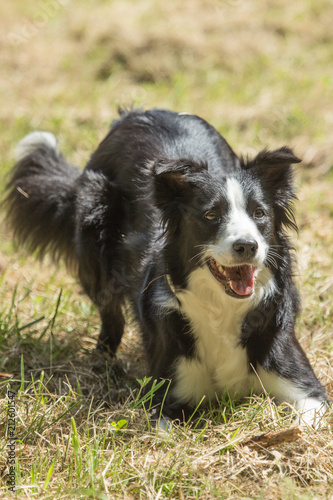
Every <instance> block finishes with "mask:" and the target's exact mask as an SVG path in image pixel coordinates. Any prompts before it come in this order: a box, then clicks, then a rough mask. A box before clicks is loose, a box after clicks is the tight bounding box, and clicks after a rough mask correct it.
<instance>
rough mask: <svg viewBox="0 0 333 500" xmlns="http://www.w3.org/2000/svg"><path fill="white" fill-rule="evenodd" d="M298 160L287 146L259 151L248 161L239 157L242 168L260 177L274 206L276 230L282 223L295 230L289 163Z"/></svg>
mask: <svg viewBox="0 0 333 500" xmlns="http://www.w3.org/2000/svg"><path fill="white" fill-rule="evenodd" d="M300 161H301V160H300V159H299V158H297V156H295V155H294V153H293V152H292V150H291V149H289V148H287V147H283V148H280V149H276V150H275V151H267V150H264V151H261V153H259V154H258V155H257V156H256V157H255V158H254V159H253V160H250V161H249V160H244V159H241V166H242V168H243V169H244V170H249V171H250V172H253V173H254V174H255V176H256V177H258V178H259V179H260V181H261V182H262V184H263V187H264V189H265V191H266V194H267V196H269V197H270V198H271V200H272V203H273V204H274V206H275V214H276V218H275V224H276V227H277V229H278V230H279V229H280V228H281V227H282V225H284V226H286V227H290V228H293V229H294V230H296V231H297V225H296V221H295V217H294V212H293V201H294V200H295V199H296V196H295V190H294V180H293V169H292V166H291V165H292V164H293V163H299V162H300Z"/></svg>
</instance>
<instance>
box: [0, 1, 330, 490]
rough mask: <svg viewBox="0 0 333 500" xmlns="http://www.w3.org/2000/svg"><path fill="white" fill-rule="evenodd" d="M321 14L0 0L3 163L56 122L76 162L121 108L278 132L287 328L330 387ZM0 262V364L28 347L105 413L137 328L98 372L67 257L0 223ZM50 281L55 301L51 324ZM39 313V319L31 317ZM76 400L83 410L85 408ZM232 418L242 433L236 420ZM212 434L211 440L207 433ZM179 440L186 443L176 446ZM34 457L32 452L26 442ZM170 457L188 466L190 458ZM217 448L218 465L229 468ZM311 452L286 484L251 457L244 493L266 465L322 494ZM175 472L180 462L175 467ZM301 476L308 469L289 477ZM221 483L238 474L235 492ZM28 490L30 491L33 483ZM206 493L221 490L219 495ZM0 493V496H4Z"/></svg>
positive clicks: (126, 383)
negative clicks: (294, 193)
mask: <svg viewBox="0 0 333 500" xmlns="http://www.w3.org/2000/svg"><path fill="white" fill-rule="evenodd" d="M332 19H333V4H332V2H331V1H330V0H320V1H316V0H294V1H293V2H290V1H289V0H253V1H248V2H244V1H241V0H225V1H223V0H184V1H181V2H180V1H179V0H169V1H167V2H166V1H162V0H157V1H154V0H112V1H106V0H105V1H103V0H98V1H93V0H80V1H79V0H42V1H40V2H38V3H36V2H26V1H23V0H14V1H11V2H2V3H1V4H0V29H1V45H0V67H1V79H0V96H1V112H0V134H1V141H0V152H1V159H2V161H1V166H0V169H1V171H0V172H1V176H0V187H1V188H3V187H4V184H5V174H6V172H7V171H8V170H9V169H10V167H11V166H12V164H13V148H14V147H15V145H16V143H17V142H18V140H20V139H21V138H22V136H23V135H25V134H26V133H28V132H30V131H31V130H35V129H42V130H49V131H51V132H53V133H54V134H55V135H56V137H57V138H58V140H59V142H60V147H61V149H62V150H63V152H64V153H65V154H66V155H68V157H69V159H70V160H71V161H72V162H73V163H76V164H78V165H79V166H82V167H83V166H84V164H85V163H86V161H87V160H88V158H89V155H90V154H91V152H92V151H93V150H94V149H95V148H96V146H97V144H98V142H99V141H100V140H101V139H102V138H103V137H104V135H105V134H106V132H107V129H108V127H109V125H110V122H111V120H112V119H113V118H115V117H116V115H117V108H118V106H131V105H136V106H143V107H145V108H149V107H166V108H170V109H173V110H177V111H186V112H190V113H195V114H199V115H201V116H202V117H203V118H205V119H206V120H208V121H209V122H211V123H212V124H213V125H214V126H215V127H216V128H217V129H218V130H219V131H220V132H221V133H222V134H223V135H224V136H225V137H226V139H227V141H228V142H229V143H230V145H231V146H232V147H233V149H234V150H235V151H236V152H237V153H239V154H250V155H251V154H254V153H255V152H257V151H258V150H260V149H261V148H263V147H268V148H275V147H279V146H281V145H284V144H287V145H289V146H291V147H293V148H294V150H295V153H296V154H297V156H299V157H301V158H303V163H302V164H301V165H300V166H299V167H298V168H297V174H296V177H297V184H298V187H299V190H298V191H299V199H300V201H299V203H298V205H297V212H298V222H299V226H300V236H299V239H298V240H297V247H298V254H299V268H298V275H297V281H298V284H299V287H300V290H301V295H302V299H303V314H302V317H301V318H300V320H299V324H298V330H299V335H300V338H301V341H302V344H303V346H304V347H305V349H306V351H307V352H308V354H309V357H310V359H311V362H312V363H313V364H314V366H315V371H316V373H317V374H318V375H319V377H320V378H321V380H323V382H324V384H325V385H326V386H327V387H328V391H329V393H330V394H332V388H333V382H332V381H333V373H332V364H333V339H332V331H331V330H332V327H331V325H332V320H333V312H332V302H333V272H332V271H333V263H332V262H333V203H332V200H333V148H332V146H333V30H332ZM0 270H1V272H2V281H1V302H2V309H0V327H1V329H0V334H1V338H0V349H1V353H2V356H1V363H0V371H1V370H2V371H6V372H11V373H14V374H15V376H17V377H18V376H19V374H20V373H22V372H21V368H22V366H21V355H23V359H24V364H25V377H26V378H28V380H29V377H30V376H34V377H35V380H37V377H39V376H40V374H41V373H42V372H45V373H46V374H47V375H48V376H50V377H51V379H50V381H49V383H48V386H47V387H48V390H52V391H55V393H57V394H62V393H63V394H65V393H66V391H67V393H66V394H67V396H68V384H72V386H73V387H76V384H77V383H78V381H79V383H80V384H81V388H80V391H81V390H82V394H85V395H86V401H87V402H86V404H88V402H89V401H90V400H89V397H91V394H92V388H94V389H93V390H94V391H95V392H94V393H95V396H96V395H97V394H98V397H100V398H101V399H105V398H106V399H108V400H109V401H111V409H112V411H115V410H116V409H117V408H118V406H117V405H118V404H124V402H125V401H126V399H127V398H128V395H129V393H130V388H133V387H134V386H135V378H136V377H137V376H140V377H141V376H143V374H144V372H145V370H144V361H143V357H142V353H141V352H140V346H139V341H138V339H137V337H136V335H135V333H133V331H132V329H131V328H130V327H129V328H128V331H127V334H126V337H125V339H124V342H123V344H122V347H121V349H120V352H119V355H118V362H117V363H116V364H115V366H114V367H113V368H112V369H111V368H110V367H107V375H106V372H105V360H102V361H99V362H97V361H96V360H95V361H91V358H89V353H91V350H92V349H93V347H94V340H92V339H94V338H96V337H97V334H98V328H99V322H98V317H97V315H96V312H95V311H94V308H93V307H92V306H91V305H90V303H89V301H88V300H87V299H86V298H85V297H84V296H82V295H81V293H80V289H79V287H78V286H77V285H76V281H75V277H72V276H70V275H69V274H67V273H66V272H65V270H64V269H63V267H60V269H59V270H58V269H57V270H56V269H55V268H54V267H53V266H52V265H51V264H50V263H49V262H48V261H47V262H46V264H44V266H40V264H38V263H36V262H35V261H34V259H33V258H32V257H30V256H28V255H26V254H25V252H24V250H20V251H19V252H16V251H14V249H13V245H12V241H11V232H10V230H9V229H8V228H6V227H5V226H4V224H1V226H0ZM61 288H62V289H63V293H62V297H61V302H60V305H59V308H58V310H57V316H56V321H55V322H54V323H52V318H53V316H54V314H55V310H56V304H57V300H58V297H59V290H60V289H61ZM15 289H16V290H17V291H16V292H14V291H15ZM40 318H42V319H40ZM35 320H40V321H39V322H38V323H36V324H35V325H33V326H29V324H30V322H32V321H35ZM43 332H44V333H43ZM53 333H54V336H53ZM38 338H40V341H38V342H36V339H38ZM78 353H79V355H78ZM87 353H88V354H87ZM87 355H88V357H87ZM82 360H83V361H82ZM110 370H111V371H110ZM108 377H110V378H108ZM106 379H107V382H106ZM66 384H67V385H66ZM70 387H71V386H70ZM71 394H72V393H71ZM80 394H81V392H80ZM67 396H66V397H67ZM71 397H72V396H71ZM71 397H69V396H68V401H69V402H68V405H69V406H70V404H72V403H71V401H72V399H71ZM73 397H74V396H73ZM75 397H76V396H75ZM51 399H52V398H51ZM36 401H37V399H36ZM36 401H35V403H36ZM35 403H34V404H35ZM36 404H37V403H36ZM52 404H53V403H52ZM89 404H90V403H89ZM43 405H44V403H43ZM121 408H122V410H121V411H122V412H124V409H123V407H122V406H121ZM59 411H60V410H59ZM85 411H86V413H84V415H86V416H87V415H90V413H89V412H88V410H85ZM87 412H88V413H87ZM100 415H102V413H101V414H100ZM22 418H23V417H22ZM100 418H102V417H100ZM107 418H110V417H107ZM114 418H115V417H114ZM126 418H129V417H126ZM220 418H221V417H220ZM242 418H244V415H242ZM22 421H23V420H22ZM87 421H88V417H87ZM265 422H266V423H265V424H262V422H261V423H260V424H259V423H258V421H256V420H254V424H253V425H254V427H253V428H251V431H252V430H253V429H257V430H258V426H259V428H260V429H261V428H262V427H261V426H262V425H266V424H267V421H266V420H265ZM22 425H23V424H22ZM29 425H31V427H30V430H31V429H34V427H33V423H31V424H29ZM47 425H49V424H47ZM63 425H64V426H65V427H66V425H67V424H66V423H64V424H63ZM100 425H101V426H102V424H100ZM105 425H107V424H105ZM235 425H236V424H235ZM239 425H241V424H239ZM267 425H269V424H267ZM22 428H24V426H23V427H22ZM50 428H52V427H50ZM50 428H49V427H47V426H46V428H45V429H49V430H50ZM243 430H244V432H245V433H246V432H248V430H247V428H246V427H244V429H243V428H242V432H243ZM47 432H49V431H46V430H45V433H43V427H42V426H41V425H38V433H39V434H43V435H44V436H46V435H47ZM66 432H67V433H70V432H72V431H69V430H68V429H67V431H66ZM212 432H213V431H212ZM30 435H33V433H32V434H30ZM55 435H57V431H55ZM34 436H35V435H34ZM48 438H49V439H51V438H50V436H48ZM29 439H31V442H30V441H29ZM29 439H28V440H27V441H26V442H25V444H26V445H27V446H28V445H29V443H30V444H31V443H32V442H34V443H35V442H36V439H37V445H38V446H39V448H38V449H39V452H41V450H42V448H43V442H42V441H38V438H36V436H35V437H31V438H29ZM83 439H84V438H83V436H82V435H81V440H83ZM210 439H211V440H214V436H213V434H210ZM318 439H319V438H318ZM34 440H35V441H34ZM191 442H192V441H191V440H190V443H189V445H188V446H189V447H190V446H192V445H191ZM317 445H318V442H317ZM153 446H155V444H154V445H153ZM318 446H319V445H318ZM320 446H321V445H320ZM66 449H67V448H66ZM184 449H186V450H188V449H189V448H187V445H185V448H184ZM313 449H315V448H313ZM318 449H319V448H317V450H318ZM290 453H294V455H292V456H293V457H294V458H293V460H294V459H295V460H294V462H293V467H294V468H295V467H296V469H297V467H298V466H297V464H301V463H302V464H303V465H304V463H303V462H302V460H301V459H300V458H299V456H298V455H297V451H295V450H294V451H293V452H290ZM302 453H305V452H304V450H303V451H302ZM313 453H315V452H313ZM316 453H317V452H316ZM34 456H35V451H31V457H32V458H33V457H34ZM318 456H319V455H318ZM180 457H181V458H180V462H181V463H183V464H185V465H186V467H187V465H188V464H187V462H186V459H184V457H183V456H182V455H181V456H180ZM242 457H243V458H244V456H243V455H242ZM316 457H317V455H316ZM32 458H31V460H32ZM142 460H143V458H142ZM184 460H185V462H184ZM228 460H229V459H228ZM228 460H227V461H226V463H225V464H224V465H225V466H226V467H227V468H226V469H223V470H224V472H225V477H227V476H228V473H227V471H228V470H229V469H228V463H229V465H230V462H228ZM247 460H248V457H247ZM316 460H317V458H315V455H311V456H309V457H308V461H307V462H306V463H305V465H304V467H305V466H306V467H308V469H306V470H307V471H308V472H304V470H303V469H300V470H299V471H298V469H297V471H298V472H297V473H295V474H294V472H293V470H294V469H293V468H292V467H291V470H290V471H289V469H288V471H289V472H288V474H289V475H290V476H291V477H294V476H295V477H296V479H295V481H296V483H295V484H296V486H295V485H294V483H293V484H291V483H290V484H289V486H288V485H287V486H286V485H284V486H283V487H282V486H281V488H282V490H283V492H284V493H281V491H282V490H281V491H280V490H279V487H280V486H279V477H280V476H278V475H276V474H275V475H274V473H273V471H274V470H275V469H274V466H271V465H269V466H268V465H267V464H266V465H265V464H264V463H257V464H256V465H254V466H253V467H254V468H253V470H252V473H253V474H254V472H253V471H256V473H255V474H254V476H253V481H252V480H251V479H249V477H248V476H246V477H247V478H248V480H249V481H250V483H249V484H250V488H253V493H251V495H253V498H254V497H255V495H259V494H262V491H264V489H265V480H264V478H265V477H266V476H265V474H266V475H267V474H268V475H270V474H272V475H271V476H269V477H271V478H272V479H271V480H270V485H273V484H274V487H273V486H272V490H271V491H272V496H270V495H269V494H268V493H267V491H266V490H265V491H266V493H265V498H282V497H283V498H301V495H303V494H304V495H310V496H306V497H304V498H310V497H311V498H314V495H315V493H314V492H315V491H319V492H320V495H324V496H322V498H323V497H327V498H328V496H329V494H331V493H332V488H331V486H330V485H332V484H333V483H332V482H331V483H330V481H332V476H333V472H332V467H331V468H328V469H327V468H326V469H325V474H326V483H325V484H326V486H325V487H324V486H322V484H323V483H322V481H324V480H323V479H322V476H321V475H320V474H321V473H320V467H324V466H323V462H321V461H320V459H318V460H317V461H316ZM180 462H179V463H180ZM120 463H121V462H120V461H119V464H120ZM138 463H139V462H138ZM140 463H141V462H140ZM142 463H143V462H142ZM144 463H145V464H146V462H144ZM310 463H311V464H312V466H311V467H312V470H310V469H311V467H310V466H309V464H310ZM185 465H184V467H185ZM104 466H105V464H104V465H103V467H104ZM141 466H142V467H145V466H146V465H144V466H143V465H142V464H141ZM148 466H150V465H149V464H148ZM148 466H147V467H148ZM152 466H153V465H152ZM266 466H267V467H266ZM36 467H37V465H36ZM244 467H245V465H244ZM256 467H257V468H256ZM265 467H266V468H265ZM300 467H301V466H300ZM309 467H310V468H309ZM21 468H22V471H23V470H24V471H25V473H26V477H30V476H29V474H30V469H29V464H28V465H27V464H25V465H24V463H22V464H21ZM186 470H187V469H186ZM322 470H324V469H322ZM180 471H181V472H182V473H184V474H185V469H184V470H182V469H180ZM229 472H230V471H229ZM43 474H44V475H45V469H44V472H43V473H42V472H41V471H40V477H43ZM63 474H65V473H63ZM126 474H127V475H128V474H129V472H128V471H126V470H124V477H125V476H126ZM186 474H187V472H186ZM212 474H213V476H212V477H213V479H212V484H211V483H209V482H208V483H209V487H208V490H207V491H208V493H207V492H206V489H205V488H206V486H207V484H208V483H207V484H206V482H204V481H203V479H202V476H200V474H199V476H196V475H195V476H194V478H193V482H194V483H193V484H194V485H198V487H195V488H197V489H195V488H194V489H193V490H191V492H192V493H191V495H192V496H191V495H190V494H188V495H187V494H185V493H184V491H189V490H181V488H182V487H183V486H182V485H183V483H182V479H181V474H180V472H179V474H178V481H179V482H178V483H177V481H176V482H175V484H176V489H177V488H178V487H179V491H183V493H182V494H183V496H181V493H179V496H177V495H176V494H175V493H172V491H176V490H173V489H171V490H170V492H171V493H170V494H169V496H168V495H167V491H168V489H167V488H166V489H163V490H161V492H162V493H163V495H164V496H166V497H167V498H185V497H186V498H197V497H198V498H199V497H200V498H211V497H213V492H214V491H215V490H214V488H216V491H220V490H219V488H220V487H221V488H222V490H223V488H224V486H223V479H221V478H220V479H219V477H220V476H219V472H218V471H217V472H214V473H213V472H212ZM288 474H287V475H288ZM306 474H308V476H307V475H306ZM30 475H31V474H30ZM297 475H298V476H302V478H303V479H304V481H303V480H302V481H303V482H302V481H300V480H297ZM250 476H251V474H250ZM24 477H25V476H24ZM57 477H58V481H59V484H60V483H61V484H63V483H62V481H64V482H65V483H66V481H67V480H68V478H67V476H66V475H62V476H61V475H60V476H57ZM191 477H192V476H191ZM236 477H237V478H236ZM66 478H67V479H66ZM235 478H236V479H235ZM235 478H233V479H232V481H231V483H230V484H231V486H230V485H229V486H228V488H229V489H230V491H232V494H233V495H234V498H239V496H240V493H239V492H240V491H242V495H246V494H247V493H246V488H245V489H243V488H244V484H243V482H242V481H243V480H242V476H241V475H240V478H239V479H238V476H237V474H236V476H235ZM316 478H317V479H316ZM327 478H328V479H327ZM22 481H23V479H22ZM207 481H208V480H207ZM251 481H252V482H251ZM297 481H298V482H297ZM23 482H24V481H23ZM37 482H38V481H37ZM111 482H112V481H111ZM139 482H140V481H139ZM36 484H37V483H36ZM140 484H141V483H140ZM143 484H145V483H142V484H141V486H140V488H141V489H142V488H143V489H142V491H143V493H142V494H143V495H144V496H142V498H157V496H156V495H157V494H158V491H159V489H158V488H157V489H154V488H151V486H149V488H150V489H149V488H147V489H144V487H143ZM149 484H150V483H149ZM168 484H169V483H168ZM232 484H234V485H236V486H235V488H234V489H233V486H232ZM283 484H284V483H283ZM286 484H287V483H286ZM202 485H204V486H202ZM205 485H206V486H205ZM212 485H214V487H213V486H212ZM309 485H310V486H309ZM199 486H200V487H199ZM201 486H202V488H203V489H202V488H201ZM308 486H309V487H310V490H309V489H307V487H308ZM56 487H57V484H56V482H55V486H54V488H56ZM36 488H37V489H36V491H35V490H34V494H36V495H37V494H38V495H39V494H41V490H40V488H39V489H38V487H37V486H36ZM140 488H139V489H138V491H139V490H140ZM200 488H201V489H200ZM295 488H296V489H295ZM297 488H299V489H297ZM311 488H312V489H311ZM321 488H323V489H321ZM1 491H3V492H4V491H5V490H1ZM29 491H30V490H29ZM66 491H67V490H66ZM73 491H74V490H69V493H66V494H67V495H68V498H74V497H75V498H76V496H75V495H76V493H73ZM177 491H178V490H177ZM195 491H197V492H198V493H197V494H198V496H196V493H195ZM279 491H280V493H279ZM237 492H238V493H237ZM260 492H261V493H260ZM162 493H161V495H162ZM118 494H119V498H125V497H126V498H141V497H140V495H141V494H140V493H137V492H136V493H128V492H127V493H126V494H125V493H124V490H123V489H120V490H119V491H118V492H117V491H116V490H114V491H113V497H112V498H116V497H117V498H118V496H117V495H118ZM127 494H128V495H129V496H126V495H127ZM3 495H6V493H3ZM59 495H60V493H59ZM86 495H88V493H86ZM89 495H90V494H89ZM89 495H88V496H89ZM93 495H95V493H93V494H92V495H91V496H92V497H93V498H95V497H94V496H93ZM131 495H133V496H131ZM149 495H151V496H149ZM154 495H155V496H154ZM184 495H185V496H184ZM205 495H206V496H205ZM237 495H238V496H237ZM249 495H250V494H249ZM274 495H275V496H274ZM279 495H282V496H279ZM283 495H285V496H283ZM288 495H289V496H288ZM290 495H291V496H290ZM292 495H296V496H292ZM164 496H158V498H164ZM216 496H217V497H218V498H222V497H220V496H218V493H216ZM0 498H6V496H1V493H0ZM64 498H65V496H64ZM77 498H79V496H77ZM80 498H81V497H80ZM82 498H87V497H86V496H83V497H82ZM99 498H102V497H101V496H100V497H99ZM251 498H252V496H251ZM302 498H303V497H302Z"/></svg>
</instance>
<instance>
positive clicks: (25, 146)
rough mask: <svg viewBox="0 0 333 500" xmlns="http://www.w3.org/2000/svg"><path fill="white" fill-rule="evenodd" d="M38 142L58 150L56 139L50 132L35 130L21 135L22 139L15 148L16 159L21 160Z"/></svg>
mask: <svg viewBox="0 0 333 500" xmlns="http://www.w3.org/2000/svg"><path fill="white" fill-rule="evenodd" d="M40 144H42V145H44V146H47V147H48V148H50V149H53V150H54V151H55V152H58V145H57V139H56V138H55V136H54V135H53V134H52V133H51V132H40V131H36V132H31V133H30V134H28V135H26V136H25V137H23V139H22V140H21V141H20V142H19V143H18V144H17V146H16V148H15V157H16V160H17V161H19V160H22V159H23V158H25V157H26V156H28V155H29V154H30V153H31V152H32V151H33V150H34V149H36V147H38V146H39V145H40Z"/></svg>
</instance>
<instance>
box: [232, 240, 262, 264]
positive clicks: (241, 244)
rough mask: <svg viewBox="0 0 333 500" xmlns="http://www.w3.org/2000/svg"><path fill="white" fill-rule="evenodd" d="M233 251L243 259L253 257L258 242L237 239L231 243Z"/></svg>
mask: <svg viewBox="0 0 333 500" xmlns="http://www.w3.org/2000/svg"><path fill="white" fill-rule="evenodd" d="M233 249H234V251H235V252H236V253H237V254H238V255H239V256H240V257H243V258H244V259H249V258H251V257H254V256H255V254H256V253H257V250H258V243H257V242H256V240H248V239H245V238H244V239H239V240H236V241H235V243H234V244H233Z"/></svg>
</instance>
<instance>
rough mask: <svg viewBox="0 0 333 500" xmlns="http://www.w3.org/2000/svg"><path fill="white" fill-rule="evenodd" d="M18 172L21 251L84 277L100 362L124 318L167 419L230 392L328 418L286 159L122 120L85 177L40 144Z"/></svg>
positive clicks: (15, 188) (12, 191) (160, 118)
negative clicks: (303, 301) (308, 327)
mask: <svg viewBox="0 0 333 500" xmlns="http://www.w3.org/2000/svg"><path fill="white" fill-rule="evenodd" d="M17 158H18V162H17V165H16V166H15V168H14V170H13V172H12V176H11V180H10V182H9V185H8V189H9V193H8V197H7V205H8V219H9V221H10V223H11V225H12V227H13V229H14V234H15V237H16V240H18V242H19V243H25V244H27V245H28V247H29V248H30V249H31V250H32V251H37V253H38V254H39V256H43V255H44V254H45V253H46V252H48V251H49V252H51V253H52V254H53V256H54V258H55V259H58V258H59V257H64V258H65V259H66V261H67V263H68V264H69V265H70V264H71V263H73V262H76V263H77V264H78V275H79V278H80V281H81V283H82V285H83V288H84V290H85V291H86V292H87V294H88V295H89V297H90V298H91V299H92V301H93V302H94V303H95V304H96V305H97V307H98V308H99V311H100V316H101V320H102V330H101V333H100V337H99V341H98V342H99V347H100V348H105V349H108V350H109V351H110V352H112V353H115V352H116V350H117V347H118V345H119V343H120V341H121V337H122V334H123V329H124V322H125V320H124V316H123V305H124V303H125V301H126V302H129V303H130V304H131V306H132V308H133V312H134V315H135V318H136V320H137V323H138V326H139V328H140V330H141V333H142V337H143V342H144V345H145V349H146V352H147V358H148V362H149V366H150V375H151V376H152V379H168V380H171V384H170V388H169V391H168V394H167V395H166V397H165V394H164V388H163V387H162V388H161V390H160V392H159V391H157V392H156V393H155V399H154V404H155V405H156V407H157V408H158V407H159V405H161V404H162V401H163V403H164V407H163V414H164V415H165V416H166V417H169V418H171V419H174V418H180V419H183V418H186V417H187V416H188V415H190V414H191V413H192V412H193V409H194V408H195V407H197V405H199V404H200V402H202V400H203V399H204V400H205V401H209V400H214V398H216V395H217V396H219V395H222V394H223V393H225V391H228V393H229V394H230V395H231V396H236V395H238V396H242V395H243V396H246V395H249V394H250V393H251V392H252V391H253V392H254V393H261V392H263V391H266V392H267V393H269V394H270V395H271V396H274V397H275V398H276V399H277V400H278V401H280V402H290V403H291V404H292V405H294V406H295V407H296V408H297V409H298V410H299V411H300V412H301V413H303V418H304V419H305V420H306V421H307V422H309V423H315V421H316V419H318V417H320V416H321V415H322V413H323V412H324V411H325V407H326V401H327V397H326V394H325V390H324V389H323V387H322V385H321V384H320V382H319V381H318V380H317V378H316V376H315V375H314V373H313V371H312V369H311V367H310V364H309V362H308V360H307V358H306V355H305V354H304V352H303V350H302V348H301V347H300V344H299V343H298V341H297V339H296V337H295V333H294V328H295V318H296V316H297V314H298V312H299V308H300V305H299V296H298V292H297V290H296V287H295V284H294V282H293V277H292V275H293V271H292V265H293V256H292V254H291V251H292V246H291V244H290V241H289V239H288V237H287V235H286V233H285V230H286V228H290V227H291V228H294V229H295V228H296V224H295V220H294V216H293V212H292V202H293V201H294V199H295V194H294V187H293V175H292V167H291V164H293V163H298V162H299V161H300V160H299V159H298V158H297V157H296V156H294V154H293V152H292V151H291V150H290V149H288V148H286V147H283V148H281V149H278V150H276V151H272V152H271V151H266V150H265V151H262V152H261V153H259V154H258V155H257V156H256V157H255V158H254V159H252V160H244V159H238V158H237V156H236V155H235V153H234V152H233V151H232V149H231V148H230V147H229V146H228V144H227V143H226V141H225V140H224V139H223V138H222V137H221V135H220V134H219V133H218V132H217V131H216V130H215V129H214V128H213V127H212V126H211V125H209V124H208V123H207V122H205V121H204V120H202V119H201V118H199V117H197V116H194V115H189V114H185V113H175V112H171V111H166V110H160V109H153V110H150V111H145V112H143V111H140V110H132V111H129V112H123V113H122V114H121V116H120V119H118V120H117V121H115V122H114V123H113V124H112V128H111V130H110V132H109V134H108V135H107V136H106V138H105V139H104V140H103V141H102V143H101V144H100V145H99V147H98V149H97V150H96V151H95V153H93V155H92V156H91V159H90V161H89V162H88V164H87V166H86V168H85V170H84V171H83V172H82V171H81V170H79V169H78V168H77V167H74V166H72V165H69V164H68V163H67V162H66V160H65V159H64V157H63V156H62V155H61V153H59V151H58V147H57V142H56V139H55V137H54V136H53V135H52V134H50V133H48V132H33V133H31V134H29V135H28V136H26V137H25V138H24V139H23V140H22V141H21V142H20V143H19V144H18V146H17Z"/></svg>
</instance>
